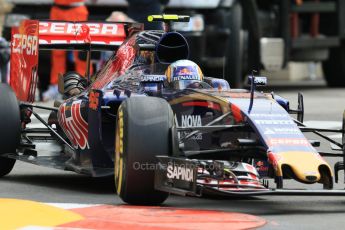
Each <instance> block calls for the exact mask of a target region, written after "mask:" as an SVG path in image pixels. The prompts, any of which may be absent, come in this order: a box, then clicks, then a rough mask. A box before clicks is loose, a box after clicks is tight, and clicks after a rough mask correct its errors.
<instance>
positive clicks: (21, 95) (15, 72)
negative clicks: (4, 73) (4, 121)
mask: <svg viewBox="0 0 345 230" xmlns="http://www.w3.org/2000/svg"><path fill="white" fill-rule="evenodd" d="M140 30H143V25H142V24H139V23H116V22H66V21H38V20H23V21H22V22H21V24H20V26H19V27H18V28H13V29H12V37H11V70H10V85H11V87H12V88H13V90H14V92H15V93H16V95H17V98H18V100H21V101H26V102H33V101H34V98H35V89H36V84H37V69H38V55H39V50H41V49H48V50H52V49H64V50H86V51H91V50H92V51H93V50H111V51H115V50H116V49H117V48H118V47H119V46H120V45H121V44H122V43H123V41H124V40H125V39H126V37H128V36H129V35H130V34H131V33H133V32H136V31H140Z"/></svg>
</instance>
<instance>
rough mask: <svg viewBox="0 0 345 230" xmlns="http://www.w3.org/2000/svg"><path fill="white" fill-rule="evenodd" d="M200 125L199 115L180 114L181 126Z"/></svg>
mask: <svg viewBox="0 0 345 230" xmlns="http://www.w3.org/2000/svg"><path fill="white" fill-rule="evenodd" d="M195 126H202V124H201V116H200V115H182V127H195Z"/></svg>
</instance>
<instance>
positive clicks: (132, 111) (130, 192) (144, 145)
mask: <svg viewBox="0 0 345 230" xmlns="http://www.w3.org/2000/svg"><path fill="white" fill-rule="evenodd" d="M172 126H173V112H172V110H171V107H170V105H169V104H168V103H167V102H166V101H165V100H163V99H161V98H155V97H137V98H129V99H127V100H126V101H124V102H123V103H122V104H121V106H120V107H119V109H118V113H117V127H116V143H115V184H116V189H117V194H118V195H119V196H120V198H121V199H122V200H123V201H124V202H126V203H129V204H134V205H159V204H161V203H163V202H164V201H165V200H166V199H167V198H168V195H169V194H168V193H166V192H161V191H157V190H155V188H154V174H155V168H156V167H157V163H158V161H157V158H156V155H168V154H170V152H171V151H172V150H171V149H172V148H171V134H170V133H171V128H172Z"/></svg>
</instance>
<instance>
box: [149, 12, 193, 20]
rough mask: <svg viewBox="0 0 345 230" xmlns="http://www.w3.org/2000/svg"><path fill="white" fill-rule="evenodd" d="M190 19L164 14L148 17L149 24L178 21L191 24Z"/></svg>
mask: <svg viewBox="0 0 345 230" xmlns="http://www.w3.org/2000/svg"><path fill="white" fill-rule="evenodd" d="M189 20H190V17H189V16H187V15H177V14H163V15H149V16H147V21H148V22H162V21H165V22H166V21H176V22H189Z"/></svg>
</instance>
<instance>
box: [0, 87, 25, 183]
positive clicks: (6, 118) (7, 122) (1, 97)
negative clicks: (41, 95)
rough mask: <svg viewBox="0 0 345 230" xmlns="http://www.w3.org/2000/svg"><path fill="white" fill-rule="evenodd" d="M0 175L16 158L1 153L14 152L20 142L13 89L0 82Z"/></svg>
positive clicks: (17, 111)
mask: <svg viewBox="0 0 345 230" xmlns="http://www.w3.org/2000/svg"><path fill="white" fill-rule="evenodd" d="M0 127H1V130H0V177H3V176H5V175H7V174H8V173H10V172H11V170H12V168H13V166H14V164H15V162H16V160H15V159H10V158H6V157H2V156H1V155H3V154H6V153H15V152H16V149H17V147H18V145H19V142H20V112H19V105H18V101H17V98H16V95H15V94H14V92H13V90H12V89H11V88H10V87H9V86H8V85H7V84H4V83H1V84H0Z"/></svg>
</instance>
